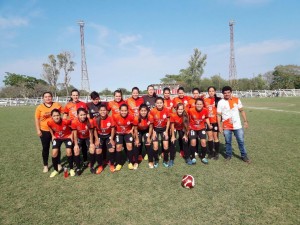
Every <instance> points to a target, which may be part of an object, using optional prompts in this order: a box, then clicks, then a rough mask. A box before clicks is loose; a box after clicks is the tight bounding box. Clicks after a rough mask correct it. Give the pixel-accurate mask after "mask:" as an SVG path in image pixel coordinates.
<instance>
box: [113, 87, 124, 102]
mask: <svg viewBox="0 0 300 225" xmlns="http://www.w3.org/2000/svg"><path fill="white" fill-rule="evenodd" d="M116 93H120V94H121V99H122V100H123V93H122V91H121V90H120V89H117V90H115V91H114V96H115V95H116Z"/></svg>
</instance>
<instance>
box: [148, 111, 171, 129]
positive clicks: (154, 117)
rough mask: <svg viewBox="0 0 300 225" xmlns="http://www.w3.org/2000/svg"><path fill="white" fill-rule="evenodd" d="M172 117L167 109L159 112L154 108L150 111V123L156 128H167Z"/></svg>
mask: <svg viewBox="0 0 300 225" xmlns="http://www.w3.org/2000/svg"><path fill="white" fill-rule="evenodd" d="M169 117H170V111H169V110H168V109H167V108H163V109H162V110H158V109H157V108H153V109H151V111H150V116H149V118H150V123H153V127H155V128H165V127H166V126H167V123H168V120H169Z"/></svg>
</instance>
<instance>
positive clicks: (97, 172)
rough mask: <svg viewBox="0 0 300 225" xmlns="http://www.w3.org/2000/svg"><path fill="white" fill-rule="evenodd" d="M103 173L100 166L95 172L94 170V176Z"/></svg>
mask: <svg viewBox="0 0 300 225" xmlns="http://www.w3.org/2000/svg"><path fill="white" fill-rule="evenodd" d="M102 171H103V167H102V166H98V168H97V170H96V174H100V173H101V172H102Z"/></svg>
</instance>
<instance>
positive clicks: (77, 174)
mask: <svg viewBox="0 0 300 225" xmlns="http://www.w3.org/2000/svg"><path fill="white" fill-rule="evenodd" d="M80 175H81V170H80V169H76V171H75V176H77V177H78V176H80Z"/></svg>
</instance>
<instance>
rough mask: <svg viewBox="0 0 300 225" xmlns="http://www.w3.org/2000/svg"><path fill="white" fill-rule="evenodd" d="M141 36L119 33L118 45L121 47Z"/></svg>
mask: <svg viewBox="0 0 300 225" xmlns="http://www.w3.org/2000/svg"><path fill="white" fill-rule="evenodd" d="M141 38H142V36H141V35H139V34H138V35H121V37H120V43H119V46H120V47H123V46H125V45H128V44H133V43H135V42H137V41H138V40H140V39H141Z"/></svg>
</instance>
